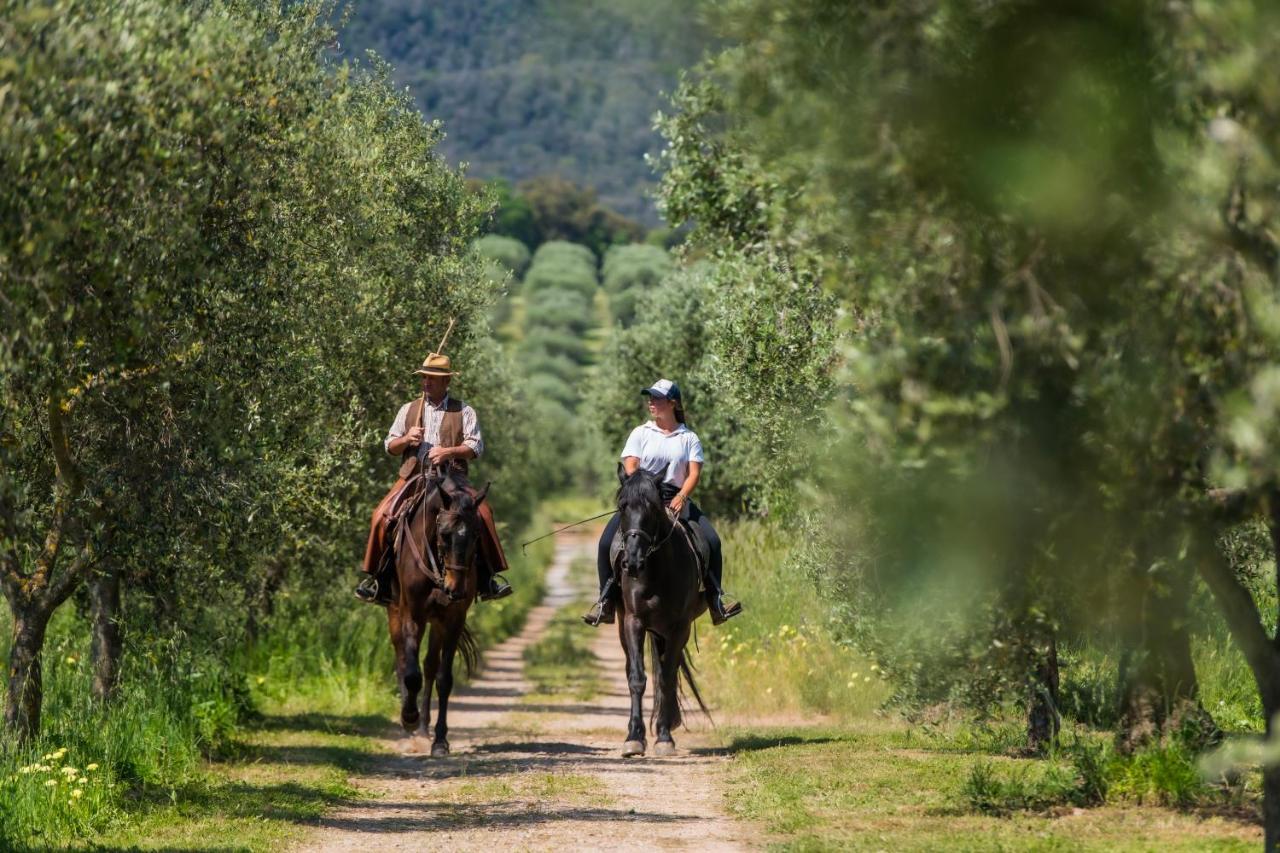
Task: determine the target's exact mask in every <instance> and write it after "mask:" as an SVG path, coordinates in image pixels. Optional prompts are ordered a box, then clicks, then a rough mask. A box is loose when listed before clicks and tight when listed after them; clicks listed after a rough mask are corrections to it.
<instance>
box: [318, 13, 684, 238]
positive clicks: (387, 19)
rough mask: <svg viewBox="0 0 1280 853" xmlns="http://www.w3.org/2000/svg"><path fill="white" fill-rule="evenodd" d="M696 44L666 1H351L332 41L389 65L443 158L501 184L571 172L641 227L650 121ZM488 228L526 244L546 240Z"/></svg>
mask: <svg viewBox="0 0 1280 853" xmlns="http://www.w3.org/2000/svg"><path fill="white" fill-rule="evenodd" d="M704 39H705V35H704V32H703V29H702V27H701V26H700V16H699V15H698V14H696V12H695V10H694V9H693V8H691V7H690V6H689V5H688V4H685V3H680V2H676V0H658V2H646V3H638V2H635V1H634V0H622V2H618V0H605V2H600V1H599V0H574V2H569V3H558V4H555V5H554V6H550V5H546V4H542V3H517V2H511V0H443V2H435V1H433V2H428V0H404V2H398V3H394V4H374V3H362V4H356V5H354V6H353V7H352V10H351V21H350V24H349V25H348V26H347V28H346V32H345V34H344V37H343V39H342V44H343V47H344V49H346V50H348V51H350V52H351V54H352V55H355V56H362V55H363V53H364V51H365V50H368V49H373V50H375V51H377V52H378V54H379V55H381V56H384V57H386V58H387V59H388V60H390V61H391V62H392V64H393V65H394V66H395V67H396V80H397V82H398V83H400V84H401V85H402V86H408V87H409V88H410V90H411V91H412V92H413V93H414V96H415V97H416V98H417V99H418V105H419V106H420V107H421V109H422V111H423V112H424V113H425V114H426V115H428V116H430V117H431V118H433V119H440V120H442V121H443V122H444V123H445V124H446V125H447V126H448V128H449V134H448V137H447V138H446V139H445V141H444V145H443V152H444V154H445V156H446V157H447V158H448V160H449V161H450V162H457V161H465V162H467V163H468V171H469V173H471V174H474V175H479V176H482V177H496V176H501V177H504V178H508V179H510V180H512V181H515V182H520V181H525V180H528V179H531V178H535V177H537V176H540V175H554V174H565V175H568V176H572V177H576V178H578V179H579V180H581V181H582V182H583V183H586V184H589V185H592V186H595V187H598V188H599V190H600V193H601V196H602V198H603V200H604V203H605V204H606V205H607V206H608V207H610V208H613V209H615V210H618V211H620V212H621V213H623V214H624V215H626V216H628V217H631V218H632V219H638V220H642V221H645V222H648V223H650V224H651V223H652V220H653V219H654V214H653V206H652V202H651V200H650V196H651V194H652V188H653V174H652V171H651V170H650V169H649V168H648V166H647V164H646V163H645V160H644V157H645V154H646V153H648V152H650V151H651V150H653V149H655V148H656V147H657V144H658V139H657V137H656V135H655V134H654V133H653V131H652V128H651V119H652V116H653V113H654V112H655V111H656V110H657V109H658V108H659V106H660V104H661V98H662V93H663V92H669V91H671V89H672V88H673V86H674V84H675V80H676V72H677V69H679V68H682V67H684V66H687V65H689V64H690V63H692V62H694V61H696V60H697V58H698V56H699V54H700V53H701V52H702V48H703V44H704ZM499 233H503V234H509V235H511V236H514V237H516V238H518V239H521V240H524V241H525V243H526V244H527V245H528V246H529V247H530V248H532V247H533V246H535V245H537V243H539V242H541V241H542V240H545V239H550V236H549V235H545V234H544V235H539V236H538V237H537V238H536V239H526V237H525V235H522V234H518V233H513V232H512V231H510V230H500V231H499ZM565 236H568V235H565ZM580 236H581V235H578V236H573V237H570V239H580Z"/></svg>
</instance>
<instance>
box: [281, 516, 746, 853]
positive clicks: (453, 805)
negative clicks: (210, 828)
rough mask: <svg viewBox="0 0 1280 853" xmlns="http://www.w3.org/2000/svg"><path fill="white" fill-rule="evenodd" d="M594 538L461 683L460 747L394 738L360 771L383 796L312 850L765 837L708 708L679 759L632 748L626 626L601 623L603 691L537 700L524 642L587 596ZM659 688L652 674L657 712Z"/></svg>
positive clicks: (662, 843)
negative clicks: (580, 562)
mask: <svg viewBox="0 0 1280 853" xmlns="http://www.w3.org/2000/svg"><path fill="white" fill-rule="evenodd" d="M594 543H595V540H594V538H593V537H592V536H591V535H590V534H584V535H578V536H574V537H571V538H565V539H563V540H561V541H560V542H559V543H558V544H557V548H556V552H555V556H554V558H553V562H552V565H551V567H550V569H549V570H548V573H547V590H548V592H547V596H546V598H545V599H544V600H543V602H542V603H541V604H539V605H538V606H537V607H536V608H534V609H533V610H532V611H531V612H530V614H529V617H528V620H527V622H526V624H525V626H524V629H523V630H522V631H521V632H520V633H519V634H518V635H516V636H515V637H512V638H510V639H509V640H507V641H506V642H504V643H502V644H501V645H499V646H497V647H495V648H494V649H491V650H490V651H489V652H488V653H486V654H485V657H484V669H483V673H482V675H481V677H480V678H478V679H476V680H475V681H473V682H472V683H471V684H470V685H468V686H467V687H465V688H459V689H456V690H455V691H454V695H453V697H452V699H451V701H450V706H449V718H450V729H449V740H450V742H451V744H452V746H453V750H454V752H453V754H452V755H451V756H449V757H448V758H443V759H440V758H434V759H433V758H430V757H429V753H430V743H427V742H421V741H418V740H416V739H413V738H408V737H406V736H404V735H399V736H394V737H389V738H388V739H387V741H386V742H385V746H386V749H387V755H385V756H384V757H382V758H380V759H379V760H378V761H376V762H375V763H374V764H373V765H372V766H371V767H369V768H367V769H366V770H365V772H363V773H362V774H361V775H359V776H357V777H356V778H354V779H353V780H352V781H353V784H354V785H355V786H356V787H357V788H358V789H359V790H360V791H361V792H363V793H365V794H368V795H370V796H371V798H370V799H362V800H359V801H353V802H351V803H350V804H348V805H345V806H343V807H341V808H339V809H336V810H334V811H333V812H331V813H330V814H328V815H326V816H325V817H324V818H323V819H322V820H320V821H319V822H318V824H319V825H318V827H317V829H316V830H315V831H313V832H312V833H310V834H309V836H308V837H307V838H306V839H305V840H304V843H303V844H302V845H301V846H300V849H304V850H329V851H347V850H370V849H376V850H397V849H406V850H407V849H415V850H420V849H424V847H425V846H426V845H445V846H446V847H447V848H449V849H456V850H490V851H496V850H551V849H556V848H572V849H603V848H609V849H610V850H652V849H655V848H656V849H697V850H741V849H747V848H748V847H750V846H752V845H751V840H752V835H751V834H750V830H748V829H747V828H746V827H744V826H743V825H741V824H739V823H737V822H735V821H734V820H733V819H732V818H730V817H729V816H728V815H727V813H726V812H725V808H724V795H723V775H724V773H725V770H726V766H727V762H728V758H727V757H726V756H725V755H724V754H723V753H721V752H720V751H718V750H717V749H716V748H715V747H714V744H715V743H716V741H715V738H714V736H713V733H712V732H711V729H710V724H709V721H708V720H707V719H706V718H705V717H704V716H702V715H701V714H691V715H690V719H689V720H688V721H687V724H686V727H685V728H684V729H681V730H680V731H679V732H677V733H676V741H677V745H678V747H679V749H678V752H677V754H676V756H675V757H673V758H665V759H659V758H652V757H646V758H643V759H623V758H622V757H621V756H620V754H619V753H620V750H621V746H622V741H623V739H624V736H625V734H626V723H627V714H628V709H629V707H630V696H629V693H628V690H627V684H626V677H625V672H624V657H623V653H622V648H621V646H620V644H619V642H618V635H617V631H616V630H615V629H614V628H613V627H612V626H601V627H600V628H599V629H597V630H598V632H599V633H598V636H596V637H595V639H594V641H593V643H592V651H593V653H594V654H595V656H596V659H597V664H598V665H599V666H600V667H601V674H602V681H603V683H604V687H603V689H602V690H601V691H600V693H599V694H598V695H596V696H595V697H594V698H592V699H590V700H585V701H577V700H572V699H570V700H566V701H559V700H556V701H548V702H541V701H526V699H525V697H526V696H527V695H528V694H529V693H530V685H529V683H528V682H527V681H526V680H525V678H524V674H523V663H524V661H523V654H524V650H525V649H526V648H528V647H529V646H530V645H532V644H533V643H535V642H537V640H538V638H539V637H541V636H542V634H543V632H545V631H546V629H547V625H548V624H549V623H550V621H551V618H552V616H553V615H554V614H555V612H556V610H558V609H559V608H560V607H563V606H565V605H566V604H569V603H571V602H573V601H574V600H576V599H577V598H578V597H579V596H578V594H577V590H576V589H575V587H574V583H573V578H571V576H570V571H569V570H570V566H571V565H572V563H573V562H574V560H576V559H579V558H582V557H592V556H593V555H594ZM587 582H589V581H587ZM480 606H483V605H480ZM582 630H584V631H586V630H591V629H589V628H587V627H586V626H583V627H582ZM652 690H653V687H652V678H651V679H650V687H649V696H647V697H646V713H647V712H648V710H649V708H650V706H651V702H652ZM539 698H540V697H539ZM650 737H651V740H652V736H650Z"/></svg>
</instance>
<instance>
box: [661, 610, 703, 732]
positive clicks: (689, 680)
mask: <svg viewBox="0 0 1280 853" xmlns="http://www.w3.org/2000/svg"><path fill="white" fill-rule="evenodd" d="M666 645H667V643H666V640H664V639H663V638H662V637H659V636H658V635H657V634H650V635H649V657H650V659H651V660H652V667H653V683H654V685H655V690H654V693H655V697H656V698H655V701H654V703H653V708H652V709H651V710H650V712H649V728H650V729H653V728H654V726H655V725H656V724H657V721H658V704H659V702H660V701H661V691H662V680H661V677H660V673H661V671H662V670H661V666H662V661H661V658H662V654H663V652H664V651H665V650H666ZM684 652H685V650H684V649H681V650H680V660H679V661H678V662H677V664H676V665H677V667H678V668H679V669H678V674H677V676H676V712H675V714H674V716H673V717H672V720H671V728H673V729H674V728H675V727H676V726H679V725H681V724H683V723H684V712H685V699H684V685H685V684H687V685H689V691H690V692H691V693H693V698H694V699H695V700H696V701H697V703H698V708H699V709H701V711H702V713H704V714H706V715H707V717H708V718H710V717H711V709H710V708H708V707H707V703H706V702H704V701H702V693H700V692H699V691H698V682H697V681H696V680H695V679H694V677H693V665H692V664H691V663H689V658H688V656H687V655H686V654H685V653H684ZM681 677H683V679H684V682H683V684H682V683H681V680H680V679H681Z"/></svg>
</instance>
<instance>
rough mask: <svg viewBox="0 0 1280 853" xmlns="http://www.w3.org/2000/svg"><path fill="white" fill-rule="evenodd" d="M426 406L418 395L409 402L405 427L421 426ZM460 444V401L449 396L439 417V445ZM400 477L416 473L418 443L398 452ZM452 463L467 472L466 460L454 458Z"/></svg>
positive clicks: (405, 477)
mask: <svg viewBox="0 0 1280 853" xmlns="http://www.w3.org/2000/svg"><path fill="white" fill-rule="evenodd" d="M424 408H426V401H425V399H424V398H422V397H419V398H418V399H416V400H414V401H413V402H412V403H410V404H409V413H408V414H407V415H405V419H404V425H405V429H408V428H410V427H415V426H422V410H423V409H424ZM459 444H462V401H461V400H455V399H453V398H452V397H450V398H449V402H448V403H446V404H445V407H444V416H443V417H442V418H441V419H440V445H441V446H442V447H457V446H458V445H459ZM400 459H401V460H402V461H401V463H400V479H402V480H407V479H409V478H410V477H412V476H413V475H414V474H416V473H418V445H416V444H413V445H410V446H408V447H406V448H405V449H404V453H402V454H400ZM453 461H454V464H456V465H457V466H458V467H460V468H461V469H462V473H464V474H465V473H467V460H466V459H455V460H453Z"/></svg>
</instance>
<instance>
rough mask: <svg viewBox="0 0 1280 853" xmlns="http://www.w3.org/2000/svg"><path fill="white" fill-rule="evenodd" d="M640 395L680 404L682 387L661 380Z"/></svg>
mask: <svg viewBox="0 0 1280 853" xmlns="http://www.w3.org/2000/svg"><path fill="white" fill-rule="evenodd" d="M640 393H641V394H644V395H645V396H646V397H662V398H664V399H667V400H673V401H675V402H677V403H679V402H680V386H679V385H677V384H676V383H674V382H672V381H671V380H670V379H659V380H658V381H657V382H655V383H653V384H652V385H650V386H649V387H648V388H645V389H644V390H643V391H641V392H640Z"/></svg>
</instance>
